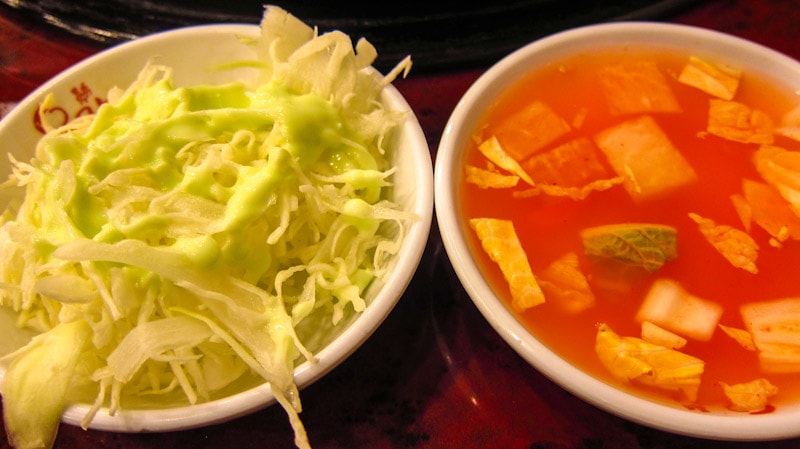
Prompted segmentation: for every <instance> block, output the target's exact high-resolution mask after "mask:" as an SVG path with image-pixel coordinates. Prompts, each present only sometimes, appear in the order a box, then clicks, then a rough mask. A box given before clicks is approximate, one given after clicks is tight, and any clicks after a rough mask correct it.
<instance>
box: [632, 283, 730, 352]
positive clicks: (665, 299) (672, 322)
mask: <svg viewBox="0 0 800 449" xmlns="http://www.w3.org/2000/svg"><path fill="white" fill-rule="evenodd" d="M721 316H722V306H721V305H719V304H717V303H715V302H712V301H709V300H706V299H703V298H699V297H697V296H694V295H692V294H690V293H689V292H687V291H686V290H685V289H684V288H683V286H681V285H680V284H679V283H677V282H675V281H673V280H671V279H656V280H655V281H654V282H653V285H652V286H651V287H650V290H649V291H648V292H647V296H646V297H645V299H644V301H643V302H642V305H641V306H639V310H638V311H637V312H636V321H638V322H640V323H642V322H645V321H650V322H652V323H654V324H656V325H658V326H659V327H663V328H664V329H667V330H669V331H672V332H675V333H676V334H678V335H681V336H684V337H687V338H691V339H694V340H697V341H708V340H710V339H711V336H712V335H713V334H714V329H715V328H716V327H717V324H718V323H719V319H720V317H721Z"/></svg>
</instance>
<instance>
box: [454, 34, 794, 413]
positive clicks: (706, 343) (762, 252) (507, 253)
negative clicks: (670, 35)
mask: <svg viewBox="0 0 800 449" xmlns="http://www.w3.org/2000/svg"><path fill="white" fill-rule="evenodd" d="M798 139H800V99H799V98H798V95H797V93H793V92H790V91H789V89H788V88H785V87H784V86H779V85H775V84H774V83H772V82H771V81H770V80H769V79H767V78H766V77H764V76H763V75H761V74H757V73H748V72H743V71H741V70H740V69H739V68H737V67H732V66H728V65H725V64H724V63H722V62H721V61H715V60H713V59H710V58H706V57H704V56H703V55H693V54H677V53H675V52H673V51H671V50H664V49H652V48H636V47H633V46H626V47H623V48H608V49H606V50H604V51H593V52H591V53H583V54H578V55H575V56H574V57H571V58H568V59H565V60H562V61H558V62H554V63H552V64H549V65H548V66H546V67H544V68H540V69H538V70H536V71H535V72H532V73H530V74H529V75H528V76H526V77H525V78H523V79H522V80H521V81H520V82H518V83H517V84H515V85H513V86H512V87H510V88H509V89H508V90H507V91H506V92H505V93H504V94H503V95H502V96H500V97H499V98H497V100H496V102H495V103H494V104H493V105H492V107H491V108H490V109H489V110H488V111H487V112H486V114H485V116H484V117H483V119H482V122H481V124H480V126H479V127H478V128H477V129H476V130H475V132H474V135H473V139H472V143H471V148H469V151H468V152H467V159H466V168H465V174H464V183H463V185H462V186H461V188H462V190H461V195H462V199H463V211H464V220H465V222H466V223H467V226H469V227H470V228H471V229H472V230H473V231H472V236H473V237H474V239H473V245H474V253H475V254H476V255H477V256H478V257H479V258H480V262H481V265H482V267H483V270H484V271H485V272H486V273H487V275H488V276H489V278H490V282H491V284H492V286H493V288H494V289H495V290H496V291H498V293H499V294H500V296H502V297H503V298H504V299H505V300H506V301H507V304H508V307H509V308H510V309H511V310H513V311H514V312H515V313H516V314H517V315H518V317H519V319H520V320H521V321H522V322H524V323H525V325H526V326H527V327H528V328H529V329H530V331H531V332H532V333H533V334H535V335H536V337H537V338H539V339H540V340H541V341H542V342H544V343H545V344H546V345H548V346H549V347H550V348H551V349H552V350H553V351H555V352H556V353H558V354H560V355H562V356H563V357H564V358H565V359H567V360H568V361H570V362H571V363H573V364H574V365H576V366H578V367H580V368H581V369H583V370H585V371H586V372H589V373H591V374H592V375H594V376H595V377H597V378H600V379H603V380H605V381H608V382H611V383H614V384H619V385H621V386H622V387H623V388H625V389H627V390H628V391H631V392H634V393H635V394H638V395H643V396H646V397H649V398H653V399H656V400H658V401H664V402H668V403H673V404H676V405H679V406H684V407H689V408H693V409H698V410H706V409H712V408H720V407H723V408H727V409H730V410H735V411H741V412H742V413H766V412H769V411H771V410H774V408H775V407H779V406H780V405H781V404H785V403H787V402H788V401H796V400H797V399H798V395H800V386H799V385H798V383H800V382H798V379H800V376H798V373H800V283H798V281H797V272H798V265H800V264H798V262H800V242H798V241H797V240H798V239H800V141H798Z"/></svg>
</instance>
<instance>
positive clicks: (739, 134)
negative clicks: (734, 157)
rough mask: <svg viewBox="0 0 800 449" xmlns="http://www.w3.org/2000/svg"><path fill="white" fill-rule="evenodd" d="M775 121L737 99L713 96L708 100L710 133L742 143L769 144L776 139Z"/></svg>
mask: <svg viewBox="0 0 800 449" xmlns="http://www.w3.org/2000/svg"><path fill="white" fill-rule="evenodd" d="M774 128H775V126H774V123H773V121H772V119H771V118H770V117H769V116H768V115H767V114H766V113H764V112H762V111H759V110H757V109H750V107H749V106H747V105H745V104H743V103H739V102H736V101H727V100H719V99H716V98H712V99H711V100H709V102H708V127H707V130H708V132H709V133H711V134H713V135H715V136H718V137H722V138H723V139H728V140H733V141H735V142H742V143H760V144H769V143H772V142H773V141H774V140H775V136H774V135H773V132H774Z"/></svg>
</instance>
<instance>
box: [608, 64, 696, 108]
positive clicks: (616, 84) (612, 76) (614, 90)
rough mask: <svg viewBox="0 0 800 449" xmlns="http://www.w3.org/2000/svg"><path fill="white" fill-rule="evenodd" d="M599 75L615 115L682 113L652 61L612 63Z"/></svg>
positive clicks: (656, 65)
mask: <svg viewBox="0 0 800 449" xmlns="http://www.w3.org/2000/svg"><path fill="white" fill-rule="evenodd" d="M599 76H600V81H601V82H602V86H603V94H604V95H605V98H606V102H607V103H608V107H609V110H610V111H611V113H612V114H614V115H625V114H639V113H655V112H660V113H664V112H666V113H669V112H680V111H681V106H680V104H679V103H678V100H677V99H676V98H675V94H674V93H673V92H672V89H670V87H669V84H668V83H667V78H666V77H665V76H664V74H662V73H661V69H659V68H658V64H656V63H655V62H652V61H637V62H627V63H619V64H612V65H608V66H605V67H603V68H602V69H601V70H600V73H599Z"/></svg>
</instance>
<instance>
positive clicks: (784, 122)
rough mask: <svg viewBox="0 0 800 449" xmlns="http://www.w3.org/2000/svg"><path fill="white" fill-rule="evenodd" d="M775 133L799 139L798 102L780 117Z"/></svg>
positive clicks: (799, 117) (799, 106) (799, 109)
mask: <svg viewBox="0 0 800 449" xmlns="http://www.w3.org/2000/svg"><path fill="white" fill-rule="evenodd" d="M775 132H776V133H778V134H780V135H782V136H786V137H788V138H790V139H794V140H797V141H800V104H798V105H797V106H795V107H794V109H792V110H791V111H789V112H787V113H786V114H784V115H783V117H781V121H780V123H779V124H778V128H777V129H776V130H775Z"/></svg>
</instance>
